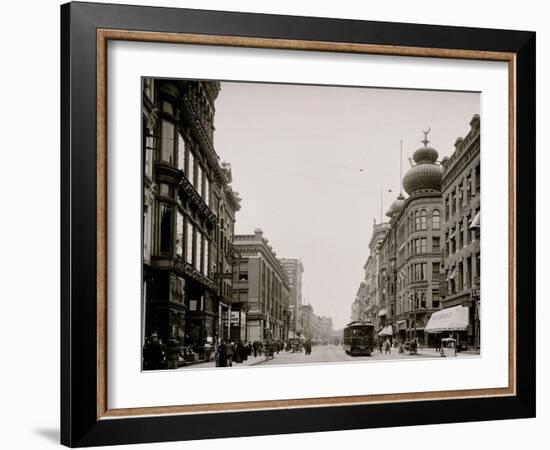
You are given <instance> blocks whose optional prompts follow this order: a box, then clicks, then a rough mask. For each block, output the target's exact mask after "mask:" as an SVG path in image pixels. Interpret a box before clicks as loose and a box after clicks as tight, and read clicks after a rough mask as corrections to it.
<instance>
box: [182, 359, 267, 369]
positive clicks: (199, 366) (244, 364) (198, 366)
mask: <svg viewBox="0 0 550 450" xmlns="http://www.w3.org/2000/svg"><path fill="white" fill-rule="evenodd" d="M270 359H271V358H270ZM265 361H266V359H265V355H261V356H256V357H254V356H249V357H248V359H247V360H246V361H243V362H242V363H236V362H235V361H233V367H248V366H256V365H258V364H261V363H263V362H265ZM210 367H216V362H215V361H201V362H194V363H191V364H187V365H185V366H181V367H178V368H177V369H176V370H185V369H190V368H193V369H204V368H210Z"/></svg>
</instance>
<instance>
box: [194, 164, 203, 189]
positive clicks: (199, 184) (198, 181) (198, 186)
mask: <svg viewBox="0 0 550 450" xmlns="http://www.w3.org/2000/svg"><path fill="white" fill-rule="evenodd" d="M195 189H196V191H197V192H198V193H199V194H201V195H202V167H201V165H200V164H198V163H197V179H196V183H195Z"/></svg>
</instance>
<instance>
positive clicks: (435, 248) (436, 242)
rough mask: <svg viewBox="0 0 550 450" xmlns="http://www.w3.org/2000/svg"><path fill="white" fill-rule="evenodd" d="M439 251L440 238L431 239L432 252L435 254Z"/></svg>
mask: <svg viewBox="0 0 550 450" xmlns="http://www.w3.org/2000/svg"><path fill="white" fill-rule="evenodd" d="M440 251H441V247H440V238H438V237H432V252H433V253H437V252H440Z"/></svg>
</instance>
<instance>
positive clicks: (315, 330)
mask: <svg viewBox="0 0 550 450" xmlns="http://www.w3.org/2000/svg"><path fill="white" fill-rule="evenodd" d="M140 94H141V96H142V117H141V119H142V124H141V130H142V148H141V152H142V157H143V171H142V182H143V191H142V196H143V209H142V214H143V215H142V219H141V220H142V224H141V227H142V237H143V246H142V260H143V261H142V275H143V277H142V298H141V299H140V301H141V317H142V323H141V330H142V332H141V342H140V345H141V350H142V351H141V355H142V361H141V368H142V370H144V371H157V370H189V369H194V370H196V369H215V368H224V370H231V369H232V368H236V367H264V366H272V365H293V364H323V363H324V364H327V363H330V364H336V363H350V362H357V361H359V362H366V361H372V362H383V361H395V360H419V359H423V358H424V359H438V360H439V361H441V363H442V364H443V363H444V361H448V358H475V357H480V355H481V303H480V291H481V286H480V275H481V257H480V248H481V245H480V239H481V219H480V206H481V205H480V196H481V165H480V152H481V150H480V132H481V118H480V94H479V92H462V91H460V92H459V91H435V90H434V91H430V90H413V89H398V88H396V89H388V88H376V87H350V86H319V85H303V84H276V83H258V82H245V81H214V80H195V79H165V78H151V77H143V78H142V89H141V92H140ZM136 344H137V343H136Z"/></svg>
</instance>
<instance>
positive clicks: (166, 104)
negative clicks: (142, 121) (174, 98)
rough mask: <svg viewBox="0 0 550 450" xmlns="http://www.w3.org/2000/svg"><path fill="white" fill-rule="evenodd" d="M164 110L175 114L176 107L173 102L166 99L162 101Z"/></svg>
mask: <svg viewBox="0 0 550 450" xmlns="http://www.w3.org/2000/svg"><path fill="white" fill-rule="evenodd" d="M162 110H163V111H164V112H165V113H168V114H172V115H174V107H173V106H172V103H170V102H167V101H166V100H165V101H163V102H162Z"/></svg>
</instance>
